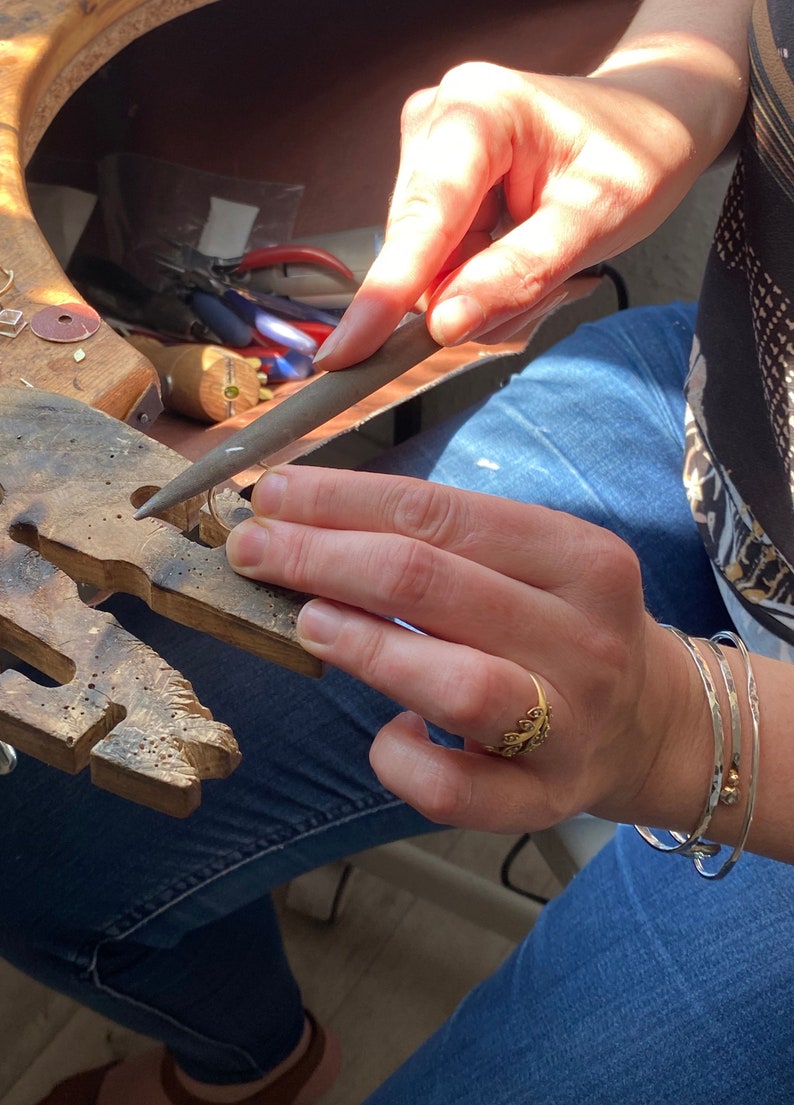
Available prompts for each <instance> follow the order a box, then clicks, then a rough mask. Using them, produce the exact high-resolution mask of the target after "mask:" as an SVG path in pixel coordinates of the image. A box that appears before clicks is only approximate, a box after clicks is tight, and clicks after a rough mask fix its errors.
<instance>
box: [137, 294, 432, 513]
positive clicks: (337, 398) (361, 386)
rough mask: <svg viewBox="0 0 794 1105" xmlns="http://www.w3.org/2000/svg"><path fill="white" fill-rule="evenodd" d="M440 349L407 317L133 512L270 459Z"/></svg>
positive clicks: (181, 498)
mask: <svg viewBox="0 0 794 1105" xmlns="http://www.w3.org/2000/svg"><path fill="white" fill-rule="evenodd" d="M439 348H440V347H439V346H438V345H437V344H436V342H434V341H433V339H432V338H431V337H430V334H429V333H428V331H427V325H426V323H425V317H424V315H420V316H419V317H417V318H414V319H411V320H409V321H408V322H406V323H405V324H404V325H402V326H400V327H399V328H398V329H397V330H395V332H394V333H393V334H392V336H391V337H390V338H388V340H387V341H386V342H384V344H383V345H382V346H381V348H380V349H378V350H377V352H375V353H373V354H372V356H371V357H368V358H367V359H366V360H364V361H361V362H360V363H359V364H357V365H353V366H352V368H345V369H341V370H340V371H338V372H326V373H325V374H324V375H323V376H319V377H318V378H317V379H316V380H313V381H312V382H311V383H310V384H307V385H306V387H304V388H302V389H301V390H300V391H298V392H296V393H295V394H294V395H291V396H290V397H289V398H288V399H285V400H284V402H283V403H280V404H279V405H278V406H277V407H274V408H273V409H272V410H269V411H267V412H266V413H265V414H264V415H262V417H261V418H258V419H257V420H256V421H255V422H252V423H251V424H250V425H249V426H246V427H245V428H244V429H242V430H240V431H239V432H238V433H236V434H233V435H232V437H230V438H229V439H228V440H227V441H225V442H223V444H221V445H218V446H217V447H216V448H215V449H213V450H212V451H211V452H209V453H207V455H206V456H204V457H202V458H201V460H198V461H196V463H195V464H193V465H191V466H190V467H189V468H186V469H185V470H184V472H180V474H179V475H178V476H176V477H175V478H174V479H172V480H170V481H169V482H168V483H167V484H166V485H165V487H163V488H161V490H160V491H157V492H156V493H155V494H154V495H153V496H152V497H151V499H149V500H148V501H147V502H145V503H144V504H143V506H142V507H140V509H139V510H137V511H136V513H135V517H136V518H149V517H151V516H152V515H153V514H161V513H162V512H163V511H164V510H168V509H170V508H171V507H174V506H176V505H177V504H178V503H183V502H185V501H186V500H187V499H190V498H192V497H193V496H194V495H199V494H201V493H202V492H204V491H209V489H210V488H212V487H215V486H216V485H217V484H220V483H223V481H224V480H228V479H230V478H231V477H232V476H234V475H236V474H237V473H238V472H242V471H243V469H245V468H248V467H249V466H250V465H252V464H257V463H259V462H260V461H266V460H267V459H268V457H271V456H273V455H274V454H275V453H277V452H279V451H280V450H281V449H284V448H285V447H286V446H287V445H290V444H292V442H293V441H297V440H298V438H300V437H303V435H304V434H307V433H309V432H310V431H311V430H315V429H316V428H317V427H318V426H321V425H322V424H323V423H324V422H327V421H328V420H329V419H330V418H333V417H334V416H335V415H337V414H341V413H342V411H345V410H347V409H348V408H349V407H352V406H353V405H354V404H355V403H358V402H359V401H360V400H361V399H363V398H365V396H367V395H371V394H372V392H373V391H377V390H378V388H381V387H383V386H384V384H387V383H389V382H390V381H391V380H394V379H396V377H397V376H400V375H402V373H403V372H406V371H407V370H408V369H409V368H413V367H414V365H417V364H420V363H421V362H422V361H424V360H426V359H427V358H428V357H429V356H430V355H431V354H432V353H435V352H437V351H438V349H439Z"/></svg>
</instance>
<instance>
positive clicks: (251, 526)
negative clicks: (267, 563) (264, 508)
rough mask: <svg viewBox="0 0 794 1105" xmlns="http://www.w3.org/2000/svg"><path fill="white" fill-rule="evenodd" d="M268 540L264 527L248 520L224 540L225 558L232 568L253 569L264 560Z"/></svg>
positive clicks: (236, 527) (252, 520)
mask: <svg viewBox="0 0 794 1105" xmlns="http://www.w3.org/2000/svg"><path fill="white" fill-rule="evenodd" d="M268 540H269V534H268V532H267V530H266V529H265V527H264V526H261V525H260V524H259V522H256V521H254V519H248V520H247V521H245V522H241V523H240V525H239V526H235V528H234V529H233V530H232V532H231V533H230V534H229V536H228V538H227V539H226V557H227V559H228V561H229V563H230V564H231V566H232V567H233V568H238V569H244V568H255V567H256V566H257V565H258V564H261V563H262V561H263V560H264V559H265V551H266V550H267V543H268Z"/></svg>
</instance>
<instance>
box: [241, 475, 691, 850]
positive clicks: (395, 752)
mask: <svg viewBox="0 0 794 1105" xmlns="http://www.w3.org/2000/svg"><path fill="white" fill-rule="evenodd" d="M252 505H253V508H254V511H255V517H254V518H253V519H252V520H250V521H247V522H245V523H243V524H242V525H241V526H239V527H238V528H237V529H236V530H234V531H233V532H232V534H231V535H230V537H229V540H228V544H227V551H228V556H229V560H230V562H231V564H232V566H233V567H234V568H235V569H236V570H237V571H238V572H240V573H242V574H244V575H247V576H250V577H253V578H256V579H262V580H267V581H268V582H270V583H276V584H279V585H283V586H286V587H292V588H296V589H298V590H302V591H308V592H310V593H313V594H316V595H321V596H323V598H322V599H316V600H312V601H311V602H309V603H308V605H307V606H305V607H304V609H303V611H302V612H301V614H300V617H299V619H298V626H297V632H298V638H299V640H300V641H301V643H302V644H303V645H304V647H305V648H306V649H307V650H308V651H309V652H311V653H312V654H314V655H315V656H318V657H320V658H321V659H322V660H325V661H328V662H329V663H331V664H333V665H335V666H336V667H338V668H341V669H343V670H345V671H347V672H349V673H351V674H352V675H354V676H356V677H357V678H359V679H361V680H363V681H364V682H366V683H368V684H370V685H371V686H373V687H375V688H376V689H378V690H379V691H381V692H383V693H384V694H386V695H388V696H390V697H391V698H393V699H395V700H396V701H397V702H399V703H401V704H402V705H403V706H404V707H405V708H406V709H407V710H409V711H411V712H410V713H407V714H401V715H399V716H398V717H396V718H395V719H394V720H393V721H392V722H391V723H389V724H388V725H386V726H385V727H384V728H383V729H382V730H381V732H380V733H379V734H378V735H377V737H376V739H375V742H374V744H373V747H372V756H371V759H372V764H373V766H374V768H375V770H376V772H377V773H378V775H379V777H380V779H381V780H382V782H383V783H384V785H385V786H387V787H388V788H389V789H390V790H392V791H394V792H395V793H396V794H398V795H400V796H401V797H402V798H404V799H405V800H406V801H408V802H409V803H411V805H413V806H415V807H416V808H417V809H419V810H420V811H421V812H422V813H423V814H425V815H426V816H428V817H429V818H431V819H433V820H436V821H440V822H443V823H445V824H454V825H458V826H467V827H475V828H480V829H490V830H495V831H505V832H518V831H525V830H530V831H531V830H532V829H539V828H542V827H546V826H549V825H551V824H554V823H556V822H558V821H560V820H562V819H563V818H565V817H567V816H569V815H571V814H574V813H578V812H580V811H582V810H590V811H592V812H594V813H599V814H601V815H602V816H605V817H612V818H614V819H616V820H622V819H627V818H633V819H635V820H636V819H638V818H640V817H644V816H645V815H646V814H648V815H650V814H651V813H653V814H654V815H665V811H664V810H662V809H660V808H657V807H655V806H654V805H653V803H655V802H657V801H658V795H659V793H660V790H661V789H663V788H660V779H662V780H665V782H666V783H670V782H672V784H673V786H675V785H676V777H675V769H674V767H675V754H674V753H672V754H671V752H670V749H669V744H670V741H671V735H677V734H678V733H681V732H682V733H685V734H686V739H687V740H688V741H690V743H694V744H695V749H694V751H693V750H689V749H688V750H687V753H686V754H685V755H684V757H683V760H684V761H685V762H684V763H683V765H682V766H683V771H682V779H683V780H684V782H683V783H682V785H681V787H680V793H678V794H677V795H676V800H677V801H678V802H683V803H684V804H685V805H684V810H683V816H685V817H686V816H688V815H689V816H691V817H692V818H694V817H695V816H696V813H697V811H698V808H699V803H702V793H701V792H702V790H703V785H704V784H703V780H704V779H706V778H707V777H708V772H709V746H708V741H707V740H706V742H705V744H704V745H703V749H702V750H701V751H702V753H703V755H702V756H701V757H700V758H699V752H698V746H697V741H694V738H693V736H692V734H693V731H694V732H696V731H697V725H696V719H697V718H698V717H699V716H700V715H701V704H700V701H699V698H698V695H697V689H696V691H695V693H694V695H693V694H691V693H690V676H689V672H688V670H687V666H686V662H685V659H684V658H683V650H681V649H680V647H677V646H676V643H675V642H674V641H673V640H672V638H671V637H670V635H669V634H667V633H665V632H664V631H663V630H662V629H660V628H659V627H658V626H657V625H656V624H655V623H654V622H653V621H652V619H651V618H650V617H649V616H648V615H647V614H646V612H645V609H644V605H643V597H642V587H641V582H640V575H639V569H638V565H637V561H636V559H635V557H634V555H633V553H632V552H631V550H630V549H629V548H628V546H627V545H625V544H624V543H623V542H622V541H620V540H619V539H618V538H616V537H614V536H613V535H612V534H610V533H608V532H606V531H604V530H603V529H601V528H599V527H597V526H593V525H590V524H589V523H586V522H581V521H579V520H577V519H575V518H573V517H571V516H569V515H566V514H562V513H560V512H556V511H552V510H548V509H546V508H543V507H536V506H527V505H524V504H518V503H514V502H511V501H509V500H504V499H499V498H495V497H491V496H487V495H481V494H476V493H473V492H465V491H460V490H455V489H451V488H447V487H443V486H439V485H434V484H431V483H427V482H424V481H420V480H413V479H408V478H405V477H398V476H383V475H375V474H368V473H354V472H342V471H330V470H328V471H325V470H321V469H310V468H305V467H295V468H291V467H289V468H285V469H275V470H273V471H272V472H270V473H269V474H267V475H266V476H265V477H263V478H262V480H260V482H259V483H258V484H257V486H256V488H255V490H254V493H253V498H252ZM390 619H400V620H401V621H404V622H407V623H408V624H409V625H412V626H415V627H417V628H418V629H419V630H421V633H417V632H413V631H412V630H410V629H407V628H405V627H404V626H401V625H399V624H395V622H394V621H392V620H390ZM671 645H672V647H671ZM530 673H534V674H535V675H536V677H537V678H538V679H539V680H540V682H541V685H542V687H543V688H544V690H545V693H546V695H547V697H548V700H549V703H550V705H551V707H552V710H553V720H552V723H551V731H550V735H549V737H548V740H547V741H546V743H545V744H544V745H543V746H542V747H540V748H539V749H537V750H536V751H533V752H531V753H528V754H526V755H523V756H519V757H515V758H513V759H510V760H508V759H504V758H502V757H498V756H494V755H491V754H488V753H487V752H485V751H484V749H483V746H484V745H494V744H499V742H500V739H501V736H502V734H503V733H504V732H506V731H508V730H512V729H514V728H515V726H516V721H517V719H518V718H519V717H521V716H522V715H523V714H524V712H525V711H526V710H527V709H530V708H531V707H533V706H535V705H536V704H537V701H538V695H537V689H536V686H535V684H534V682H533V679H532V677H531V675H530ZM693 702H694V703H695V705H693ZM422 718H425V719H427V720H429V721H431V722H433V723H434V724H436V725H438V726H440V727H441V728H443V729H445V730H447V731H448V732H450V733H453V734H456V735H458V736H460V737H462V738H463V739H464V742H465V745H464V749H463V750H449V749H446V748H442V747H439V746H438V745H436V744H433V743H432V742H431V741H430V740H429V739H428V736H427V731H426V728H425V725H424V722H423V720H422ZM684 719H686V723H685V724H684ZM693 756H694V760H695V762H694V766H693V763H692V757H693ZM660 757H661V758H662V759H664V760H665V766H664V769H663V770H660V771H659V774H658V775H657V770H658V768H659V758H660ZM679 769H680V768H679ZM671 771H672V777H671ZM687 802H689V803H690V805H691V810H690V808H689V806H687V805H686V803H687ZM675 812H676V813H677V814H678V815H679V817H680V816H682V812H681V809H680V807H679V808H678V809H677V810H676V811H675ZM665 816H666V815H665ZM651 820H652V823H654V824H663V821H660V820H658V819H657V820H653V819H651ZM670 823H672V824H679V823H681V822H679V821H675V820H673V821H671V822H670Z"/></svg>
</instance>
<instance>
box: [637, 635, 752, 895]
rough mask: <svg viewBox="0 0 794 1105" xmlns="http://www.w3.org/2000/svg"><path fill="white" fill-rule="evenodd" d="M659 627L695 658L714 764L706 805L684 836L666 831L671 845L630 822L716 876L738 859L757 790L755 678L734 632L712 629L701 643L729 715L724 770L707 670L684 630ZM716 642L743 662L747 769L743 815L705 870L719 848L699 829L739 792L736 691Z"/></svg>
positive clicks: (660, 847) (718, 716)
mask: <svg viewBox="0 0 794 1105" xmlns="http://www.w3.org/2000/svg"><path fill="white" fill-rule="evenodd" d="M663 628H664V629H667V630H669V631H670V632H671V633H673V634H674V635H675V636H676V637H677V638H678V639H679V640H680V641H681V642H682V643H683V644H684V646H685V647H686V649H687V651H688V652H689V654H690V656H691V657H692V659H693V660H694V662H695V665H696V667H697V669H698V674H699V675H700V678H701V680H702V682H703V687H704V689H705V692H706V697H707V699H708V704H709V710H710V713H711V721H712V728H713V731H714V768H713V772H712V777H711V781H710V784H709V794H708V799H707V801H706V808H705V810H704V812H703V815H702V816H701V819H700V824H699V825H698V827H697V829H695V830H694V831H693V832H692V833H690V834H689V835H686V834H684V833H681V832H676V831H674V830H672V829H671V830H668V831H669V833H670V836H671V837H672V838H673V840H674V841H675V842H676V843H675V845H667V844H664V843H663V842H662V841H660V840H659V838H658V837H657V836H656V835H655V834H654V833H653V832H651V830H650V829H649V828H647V827H646V826H644V825H635V828H636V829H637V832H638V833H639V834H640V835H641V836H642V838H643V839H644V840H645V841H647V843H648V844H650V845H651V847H653V848H656V849H657V851H661V852H668V853H677V854H678V855H684V856H687V857H688V858H690V859H691V860H692V861H693V862H694V865H695V869H696V870H697V872H698V874H699V875H700V876H701V877H702V878H704V879H710V880H714V879H721V878H724V877H725V875H727V874H728V872H729V871H730V870H732V868H733V867H734V866H735V864H736V862H737V861H738V859H739V857H740V856H741V854H742V852H743V851H744V848H745V846H746V844H747V839H748V836H749V834H750V827H751V825H752V821H753V814H754V812H755V803H756V796H757V791H758V764H759V758H760V709H759V704H758V690H757V686H756V682H755V676H754V674H753V669H752V664H751V662H750V655H749V653H748V651H747V648H746V646H745V644H744V641H742V640H741V638H740V637H738V636H737V635H736V634H735V633H732V632H730V631H728V630H725V631H723V632H720V633H715V634H714V636H713V637H712V638H711V639H710V640H709V641H704V642H703V643H704V644H706V645H708V647H709V649H710V650H711V652H712V654H713V656H714V661H715V663H716V664H717V666H718V668H719V671H720V675H721V676H722V681H723V683H724V688H725V693H726V696H727V700H728V707H729V712H730V719H731V738H730V739H731V743H730V759H729V762H728V767H727V770H726V768H725V763H724V759H725V739H724V729H723V721H722V710H721V708H720V704H719V699H718V696H717V693H716V691H715V688H714V682H713V680H712V678H711V673H710V671H709V669H708V666H707V664H706V662H705V661H704V659H703V656H702V654H701V652H700V650H699V649H698V647H697V645H696V644H695V642H694V641H693V640H691V638H689V637H687V636H686V634H684V633H681V632H680V630H677V629H675V628H674V627H673V626H663ZM720 641H729V642H730V643H731V644H732V645H733V646H734V647H735V648H736V649H737V651H738V652H739V654H740V656H741V658H742V661H743V663H744V668H745V674H746V687H745V689H746V693H747V707H748V711H749V715H750V721H751V729H752V734H751V747H750V769H749V772H748V773H747V779H746V793H747V798H746V802H745V810H744V817H743V819H742V825H741V828H740V831H739V835H738V838H737V841H736V844H735V845H734V847H733V850H732V852H731V854H730V856H729V857H728V859H727V860H725V862H724V863H723V864H722V865H721V866H720V867H718V868H717V869H716V870H713V871H712V870H709V869H708V868H707V867H706V866H705V863H704V861H705V860H707V859H712V858H714V857H715V856H716V855H718V854H719V852H720V851H721V850H722V849H721V845H719V844H714V843H712V842H711V841H708V840H704V839H702V835H703V833H705V831H706V829H707V828H708V825H709V822H710V820H711V816H712V814H713V812H714V810H715V809H716V806H717V803H718V802H722V803H723V804H725V805H735V804H736V803H737V802H738V801H739V800H740V797H741V792H740V790H739V781H740V768H741V765H742V759H743V752H742V734H743V725H742V713H741V710H740V707H739V695H738V691H737V688H736V683H735V680H734V678H733V672H732V670H731V667H730V664H729V663H728V661H727V660H726V658H725V653H724V652H723V650H722V649H721V648H720V646H719V642H720Z"/></svg>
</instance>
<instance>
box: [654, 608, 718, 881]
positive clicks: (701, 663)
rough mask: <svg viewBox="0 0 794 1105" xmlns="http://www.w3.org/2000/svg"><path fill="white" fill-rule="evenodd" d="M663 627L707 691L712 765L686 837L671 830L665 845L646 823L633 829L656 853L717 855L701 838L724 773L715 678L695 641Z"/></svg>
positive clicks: (716, 798)
mask: <svg viewBox="0 0 794 1105" xmlns="http://www.w3.org/2000/svg"><path fill="white" fill-rule="evenodd" d="M662 629H666V630H668V631H669V632H670V633H672V634H673V635H674V636H675V637H677V638H678V639H679V641H681V643H682V644H683V645H684V647H685V648H686V650H687V652H688V653H689V654H690V656H691V657H692V659H693V660H694V661H695V665H696V667H697V670H698V674H699V675H700V678H701V681H702V683H703V688H704V690H705V692H706V698H707V699H708V704H709V711H710V713H711V727H712V731H713V733H714V767H713V770H712V774H711V779H710V780H709V792H708V797H707V799H706V805H705V807H704V809H703V813H702V815H701V817H700V820H699V822H698V824H697V827H696V828H695V829H693V830H692V832H691V833H690V834H689V836H685V835H684V834H683V833H679V832H674V831H672V830H668V831H669V832H670V836H672V838H673V840H674V841H675V842H676V843H675V844H665V843H664V842H663V841H661V840H659V838H658V837H657V836H656V834H655V833H653V832H652V831H651V829H650V828H648V826H647V825H635V826H634V828H635V829H636V830H637V832H638V833H639V834H640V836H641V837H642V839H643V840H644V841H646V843H648V844H650V846H651V847H652V848H655V849H656V850H657V851H658V852H667V853H669V854H676V853H677V854H679V855H685V856H691V857H693V858H695V859H697V858H699V857H701V856H712V855H716V853H717V852H718V851H719V845H716V844H709V843H708V842H706V841H704V840H702V839H701V837H702V836H703V834H704V833H705V831H706V829H707V828H708V826H709V822H710V821H711V815H712V814H713V813H714V810H715V809H716V807H717V802H718V801H719V798H720V791H721V790H722V778H723V775H724V772H725V738H724V731H723V724H722V710H721V709H720V703H719V698H718V697H717V692H716V690H715V688H714V681H713V680H712V678H711V672H710V671H709V669H708V666H707V664H706V662H705V660H704V659H703V657H702V655H701V654H700V651H699V649H698V647H697V645H696V644H695V642H694V641H693V640H692V639H691V638H690V637H687V635H686V634H685V633H682V632H681V631H680V630H679V629H676V628H675V627H674V626H672V625H663V626H662Z"/></svg>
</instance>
